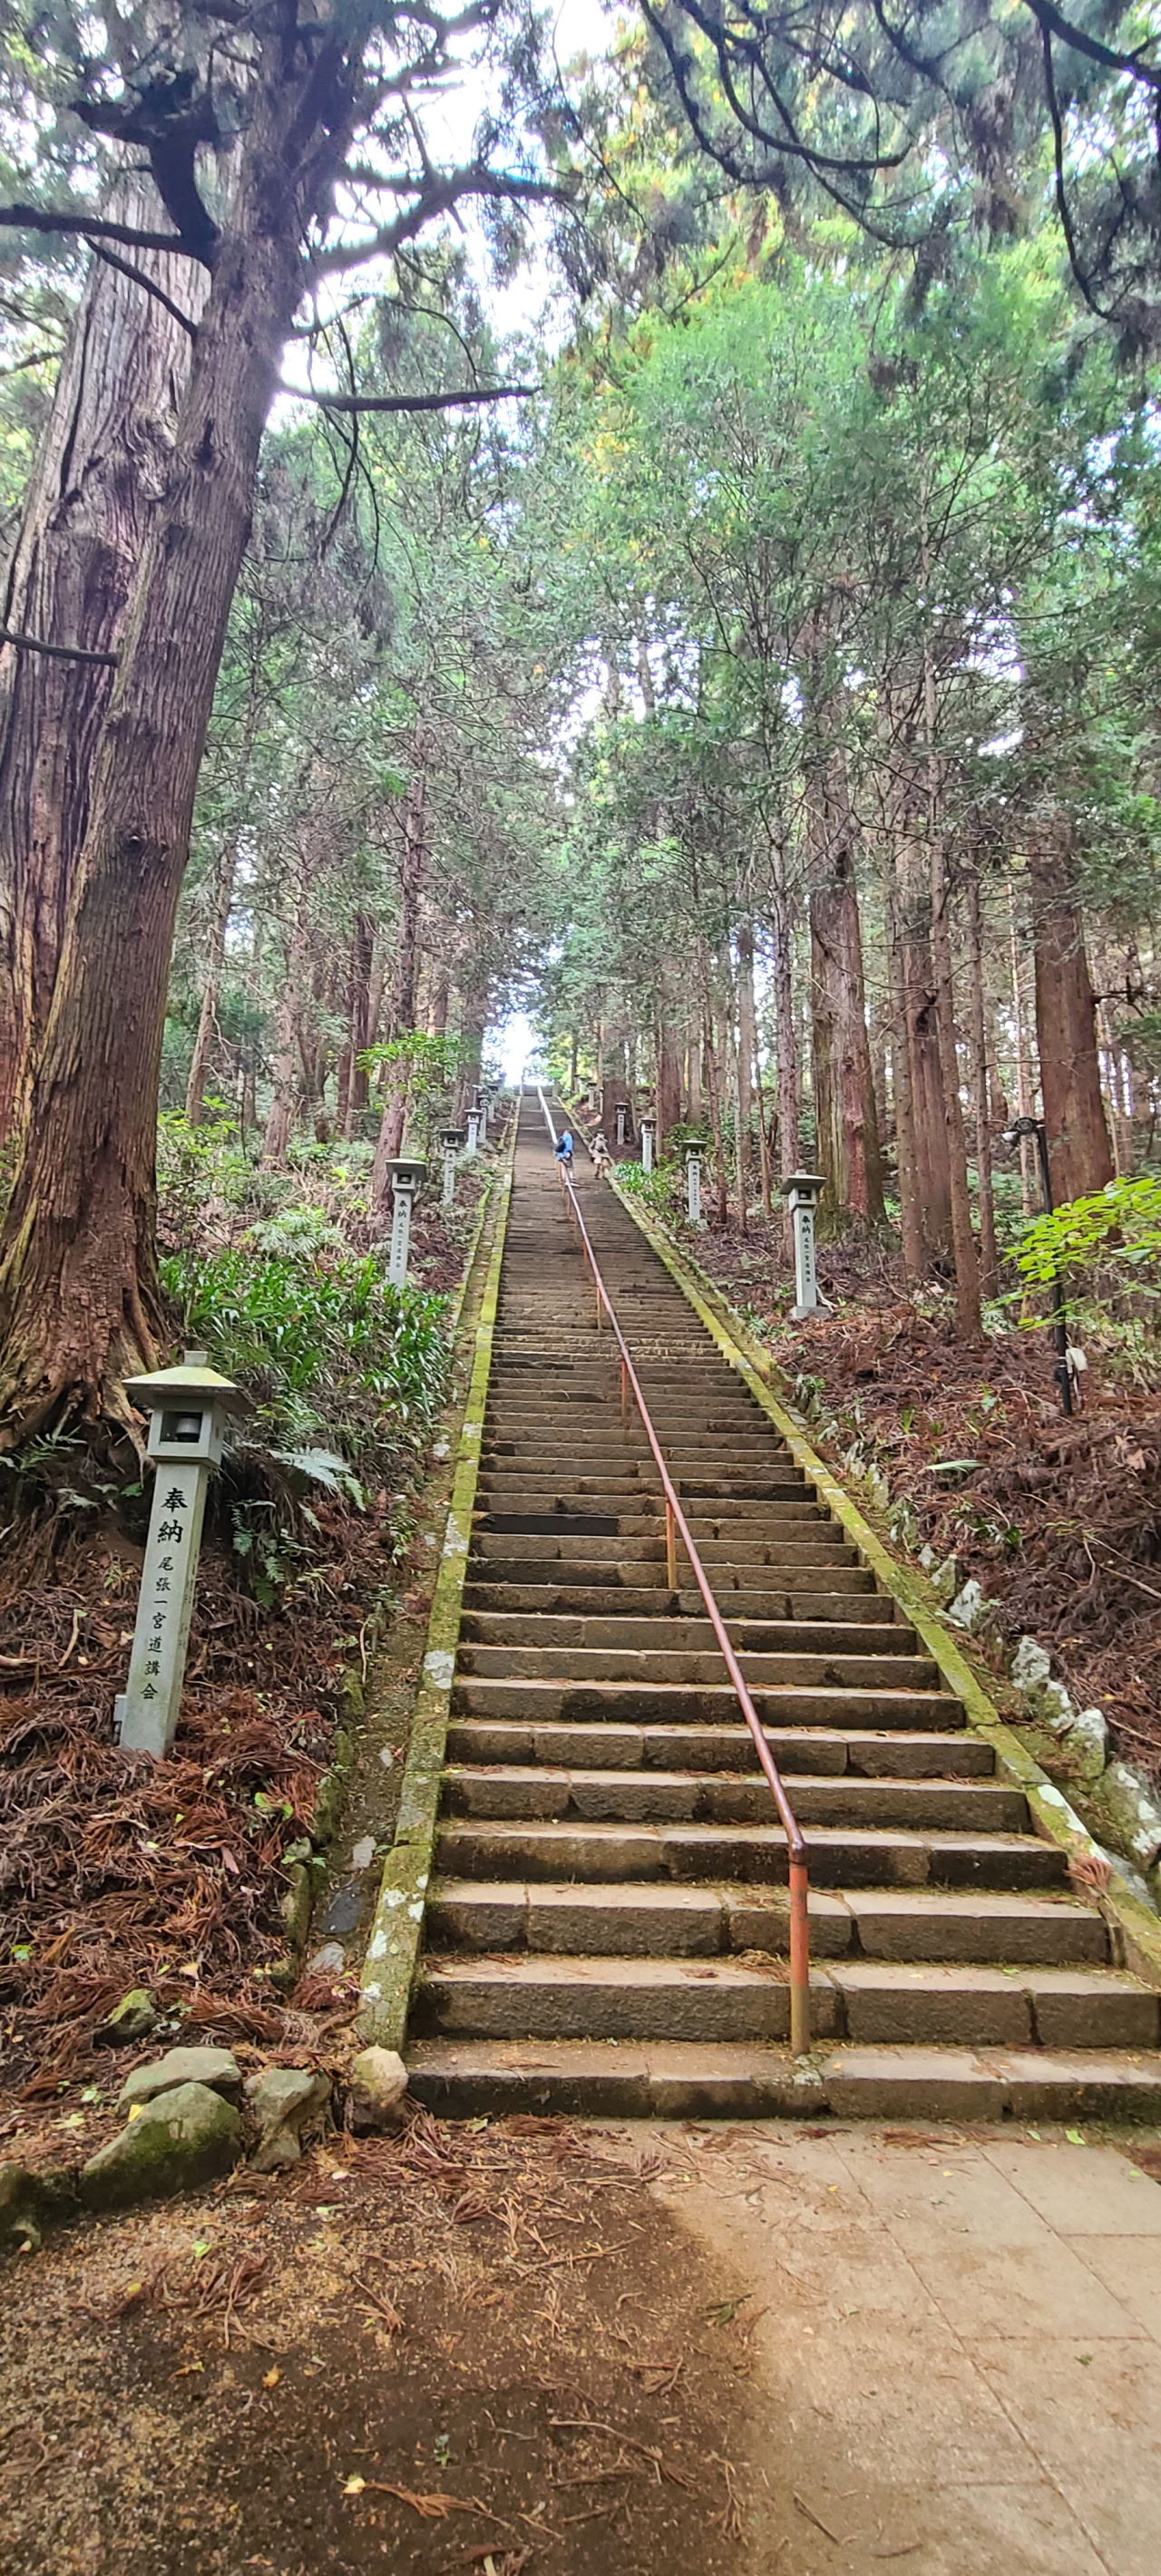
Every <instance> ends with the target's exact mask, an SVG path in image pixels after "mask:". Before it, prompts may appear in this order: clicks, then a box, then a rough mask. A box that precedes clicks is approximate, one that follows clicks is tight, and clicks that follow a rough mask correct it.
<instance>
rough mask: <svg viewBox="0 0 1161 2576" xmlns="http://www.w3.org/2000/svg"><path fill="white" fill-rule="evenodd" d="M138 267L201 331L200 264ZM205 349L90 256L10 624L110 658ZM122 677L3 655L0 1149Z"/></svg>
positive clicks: (118, 202)
mask: <svg viewBox="0 0 1161 2576" xmlns="http://www.w3.org/2000/svg"><path fill="white" fill-rule="evenodd" d="M109 212H110V215H111V216H112V218H113V219H114V220H115V221H117V222H119V223H126V224H131V225H140V226H143V227H145V228H146V229H157V228H158V226H159V225H161V224H163V222H164V218H163V214H162V208H161V202H160V199H159V198H158V197H157V196H156V194H155V193H154V190H153V187H152V185H151V183H150V181H149V180H148V179H147V178H145V177H144V176H140V175H136V174H134V175H132V176H130V175H126V177H124V178H123V179H121V180H120V181H118V183H117V185H116V187H115V189H114V191H113V194H112V197H111V200H110V207H109ZM134 262H135V265H136V266H137V267H138V268H139V269H140V270H141V271H142V274H143V275H145V276H148V277H150V278H152V279H153V280H154V282H155V284H157V285H158V286H160V287H161V288H162V290H163V292H164V293H165V294H166V295H168V296H169V297H171V299H172V300H173V301H174V302H175V303H176V304H177V305H178V307H179V309H180V310H181V311H183V312H186V313H188V314H189V315H190V317H191V319H192V320H194V321H196V320H197V319H198V317H199V315H200V313H201V311H202V308H203V306H204V304H205V300H206V294H207V291H208V285H209V280H208V278H207V276H206V274H205V272H204V270H202V269H200V268H197V267H195V266H194V265H193V263H192V262H191V261H190V260H188V259H175V258H173V257H172V256H171V255H170V254H169V253H168V252H159V251H150V250H142V251H136V252H135V253H134ZM192 348H193V343H192V340H191V338H190V335H189V333H188V332H187V331H184V330H183V329H182V327H181V324H180V322H177V321H175V320H174V319H173V317H172V316H171V315H170V314H168V313H167V312H166V310H165V307H164V305H162V304H160V303H159V302H158V300H157V298H156V296H153V295H150V294H148V293H147V291H146V290H145V288H143V287H140V286H137V285H135V284H134V283H133V281H132V279H130V278H128V277H126V276H125V275H124V273H123V272H122V271H121V270H120V269H115V268H111V267H109V266H108V264H107V262H105V261H104V260H102V259H101V258H100V257H99V256H98V255H97V254H94V255H93V258H92V264H91V267H90V270H89V276H88V282H87V284H86V287H85V291H84V294H83V296H82V298H81V302H80V304H79V306H78V308H77V311H76V314H75V316H74V319H73V322H72V326H71V329H70V331H69V336H68V343H67V346H66V349H65V353H64V356H63V358H62V360H61V365H60V372H59V374H58V376H57V380H56V388H55V392H54V394H53V401H52V409H51V411H50V414H49V418H48V422H47V424H46V427H45V431H44V435H43V437H42V439H41V443H40V448H39V451H38V454H37V457H36V462H35V464H34V466H33V470H32V476H31V479H30V482H29V486H28V492H27V496H26V499H25V505H24V516H23V524H22V526H21V531H20V536H19V539H18V541H17V545H16V548H15V552H14V554H13V556H12V560H11V563H10V565H9V567H8V577H7V581H6V583H5V585H4V591H3V600H2V611H3V616H2V622H3V624H4V625H6V626H9V627H12V628H14V629H15V630H16V631H17V632H18V633H20V634H23V635H35V636H36V637H38V638H39V639H40V640H42V641H43V642H45V643H52V644H64V645H72V646H79V647H80V648H81V649H82V650H83V651H85V652H88V653H111V652H113V651H115V649H116V647H117V646H118V644H119V643H120V640H121V634H122V629H123V626H124V621H125V611H126V606H127V603H128V599H129V594H130V591H131V589H132V585H133V581H134V577H135V575H136V572H137V569H138V565H139V563H140V560H141V555H142V550H143V548H144V545H145V539H146V534H147V531H148V528H149V525H150V522H151V520H152V517H153V515H154V512H155V511H156V509H157V507H158V504H159V502H160V500H161V497H162V494H163V493H164V491H165V487H166V481H167V476H168V474H169V470H170V462H171V458H172V454H173V447H174V440H175V436H176V432H177V420H178V413H179V409H180V405H181V401H182V397H183V395H184V392H185V389H186V386H187V383H188V379H189V373H190V361H191V354H192ZM113 681H114V672H113V670H112V669H111V668H110V667H108V666H106V665H102V664H99V663H97V664H94V663H91V662H80V661H56V660H51V659H49V657H48V656H47V655H45V654H42V653H29V652H21V651H19V650H17V648H16V647H15V646H13V645H10V644H9V645H4V646H0V1144H3V1143H5V1142H7V1141H9V1140H10V1139H11V1138H12V1137H14V1136H17V1135H19V1134H20V1133H21V1132H22V1131H23V1129H24V1126H25V1125H26V1122H27V1118H28V1109H29V1101H30V1098H31V1086H32V1078H33V1073H34V1070H35V1064H36V1058H37V1055H38V1053H39V1050H40V1046H41V1044H42V1041H43V1038H44V1032H45V1028H46V1026H47V1023H48V1013H49V1005H50V1003H51V1000H52V991H53V985H54V984H55V981H56V972H57V964H58V961H59V957H60V948H61V940H62V937H63V933H64V922H65V911H66V907H67V903H68V897H69V890H70V887H71V885H72V880H73V874H74V870H75V867H76V863H77V857H78V854H79V852H80V848H81V844H82V842H83V840H84V836H85V826H86V822H87V818H88V809H89V795H90V790H91V786H92V781H93V775H94V769H95V763H96V759H97V750H98V744H99V741H100V736H101V729H102V726H103V724H104V721H105V716H106V713H107V710H108V706H109V701H110V698H111V696H112V691H113Z"/></svg>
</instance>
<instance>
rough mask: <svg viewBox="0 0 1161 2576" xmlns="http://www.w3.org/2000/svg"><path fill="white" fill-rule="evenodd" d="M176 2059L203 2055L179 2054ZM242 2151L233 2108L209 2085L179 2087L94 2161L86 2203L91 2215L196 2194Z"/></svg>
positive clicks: (86, 2178)
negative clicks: (179, 2194)
mask: <svg viewBox="0 0 1161 2576" xmlns="http://www.w3.org/2000/svg"><path fill="white" fill-rule="evenodd" d="M171 2054H172V2055H173V2056H175V2057H179V2056H182V2055H185V2054H189V2055H190V2056H198V2055H200V2054H202V2052H201V2051H199V2050H196V2049H191V2050H189V2051H188V2052H186V2051H183V2050H181V2049H174V2050H173V2051H172V2052H171ZM212 2054H214V2055H216V2056H221V2055H222V2054H223V2052H222V2051H221V2050H220V2049H219V2050H215V2051H213V2052H212ZM241 2151H242V2120H241V2115H240V2113H239V2112H237V2111H235V2109H234V2108H233V2105H232V2104H231V2103H229V2102H223V2100H222V2097H221V2094H220V2093H212V2092H211V2091H210V2088H209V2085H208V2084H178V2085H177V2086H176V2087H175V2088H174V2090H173V2091H172V2092H169V2093H162V2094H159V2095H158V2097H157V2099H156V2100H155V2101H152V2102H147V2103H146V2105H145V2108H144V2110H142V2111H141V2112H140V2113H139V2114H138V2117H137V2118H136V2119H135V2120H132V2121H130V2124H129V2127H128V2128H127V2129H122V2131H121V2133H120V2136H119V2137H116V2138H110V2140H109V2143H108V2146H106V2147H101V2148H99V2149H98V2152H97V2154H96V2155H95V2156H90V2158H89V2161H88V2164H87V2165H85V2166H83V2167H82V2170H81V2199H82V2201H83V2202H84V2205H85V2208H86V2209H128V2208H130V2207H131V2206H132V2204H133V2202H134V2201H137V2200H166V2199H169V2198H171V2197H172V2195H173V2193H174V2192H178V2191H197V2190H199V2189H200V2188H201V2186H202V2184H203V2183H207V2182H215V2181H216V2180H217V2177H218V2175H219V2174H224V2173H229V2171H230V2168H231V2166H232V2165H235V2164H236V2163H237V2161H238V2157H239V2155H240V2154H241Z"/></svg>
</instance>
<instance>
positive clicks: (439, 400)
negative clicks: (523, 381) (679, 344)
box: [278, 383, 542, 412]
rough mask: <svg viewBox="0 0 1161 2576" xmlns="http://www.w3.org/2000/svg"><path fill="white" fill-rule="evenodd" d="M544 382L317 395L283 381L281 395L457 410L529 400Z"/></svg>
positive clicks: (327, 403)
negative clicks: (453, 389)
mask: <svg viewBox="0 0 1161 2576" xmlns="http://www.w3.org/2000/svg"><path fill="white" fill-rule="evenodd" d="M541 390H542V388H541V386H540V385H469V386H466V387H465V388H464V389H463V391H462V392H460V393H454V394H316V393H313V392H311V391H310V389H309V388H308V387H304V386H302V385H286V384H281V383H280V384H279V386H278V391H279V393H280V394H289V395H290V397H291V399H292V401H294V402H309V403H317V404H318V406H319V409H320V410H321V411H346V412H360V411H456V410H459V409H462V408H463V407H464V406H465V405H467V404H471V403H491V402H509V401H512V400H515V401H517V402H527V401H529V400H530V399H531V397H532V396H533V395H534V394H538V393H540V392H541Z"/></svg>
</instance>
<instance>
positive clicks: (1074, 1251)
mask: <svg viewBox="0 0 1161 2576" xmlns="http://www.w3.org/2000/svg"><path fill="white" fill-rule="evenodd" d="M1159 1256H1161V1176H1158V1174H1156V1173H1154V1172H1145V1173H1142V1174H1141V1175H1140V1177H1139V1178H1138V1179H1136V1180H1120V1181H1110V1182H1109V1183H1108V1185H1107V1187H1106V1188H1105V1189H1103V1190H1098V1191H1096V1192H1095V1194H1094V1196H1093V1197H1091V1198H1083V1199H1071V1200H1070V1201H1069V1202H1068V1204H1067V1206H1065V1207H1059V1208H1056V1209H1055V1210H1054V1212H1053V1214H1052V1215H1051V1216H1038V1217H1034V1218H1033V1219H1032V1221H1031V1223H1030V1224H1029V1225H1028V1226H1027V1227H1026V1229H1025V1231H1024V1233H1023V1234H1022V1235H1021V1238H1020V1241H1019V1244H1018V1246H1017V1249H1016V1262H1017V1266H1018V1268H1019V1269H1020V1271H1021V1272H1022V1274H1023V1276H1024V1278H1025V1279H1029V1280H1033V1281H1035V1283H1036V1284H1037V1286H1039V1287H1046V1286H1048V1285H1049V1284H1050V1283H1051V1281H1052V1280H1053V1278H1054V1277H1055V1275H1056V1274H1057V1272H1058V1271H1061V1270H1068V1271H1070V1272H1072V1273H1073V1274H1075V1275H1078V1276H1079V1277H1080V1279H1081V1280H1084V1279H1092V1278H1093V1277H1094V1275H1095V1274H1096V1272H1097V1271H1098V1270H1099V1271H1104V1272H1107V1273H1109V1274H1110V1275H1111V1276H1112V1278H1113V1279H1114V1280H1115V1282H1116V1283H1117V1284H1118V1285H1120V1286H1121V1287H1123V1288H1130V1287H1131V1288H1132V1289H1133V1290H1134V1292H1141V1291H1144V1292H1145V1293H1147V1294H1148V1295H1150V1296H1157V1295H1158V1294H1161V1291H1159V1290H1158V1289H1157V1288H1156V1287H1154V1286H1153V1285H1152V1284H1151V1282H1150V1280H1149V1279H1148V1278H1147V1276H1146V1275H1145V1274H1146V1273H1147V1272H1148V1271H1149V1270H1150V1268H1151V1267H1152V1265H1154V1264H1155V1263H1156V1262H1157V1260H1158V1257H1159Z"/></svg>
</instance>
